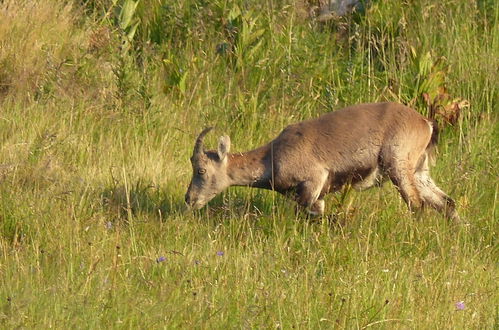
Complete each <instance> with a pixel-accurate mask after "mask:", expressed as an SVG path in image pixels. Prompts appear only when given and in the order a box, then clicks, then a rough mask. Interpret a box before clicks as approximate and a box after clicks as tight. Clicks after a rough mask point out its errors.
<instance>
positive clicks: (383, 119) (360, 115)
mask: <svg viewBox="0 0 499 330" xmlns="http://www.w3.org/2000/svg"><path fill="white" fill-rule="evenodd" d="M210 129H211V128H207V129H205V130H203V132H201V134H200V135H199V137H198V138H197V140H196V144H195V147H194V152H193V155H192V157H191V163H192V169H193V176H192V180H191V183H190V185H189V188H188V190H187V193H186V195H185V201H186V203H187V204H188V205H189V206H191V207H193V208H201V207H203V206H204V205H205V204H206V203H208V202H209V201H210V200H211V199H212V198H213V197H215V196H216V195H217V194H218V193H220V192H221V191H223V190H224V189H226V188H227V187H229V186H250V187H257V188H264V189H271V190H275V191H278V192H280V193H282V194H285V195H291V196H293V197H294V199H295V200H296V202H297V203H298V204H299V205H301V206H303V207H305V208H307V210H308V211H309V212H310V213H312V214H322V213H323V212H324V196H325V195H326V194H327V193H329V192H335V191H338V190H339V189H340V188H341V187H342V186H344V185H346V184H351V185H352V187H353V188H355V189H357V190H364V189H367V188H370V187H372V186H375V185H381V184H382V183H383V182H384V181H385V180H386V178H389V179H390V180H391V181H392V182H393V184H394V185H395V186H396V187H397V189H398V191H399V192H400V194H401V196H402V198H403V199H404V201H405V202H406V203H407V205H408V207H409V209H411V210H414V209H418V208H421V207H423V206H425V205H429V206H431V207H433V208H435V209H436V210H438V211H440V212H442V213H443V214H444V215H445V216H446V217H448V218H450V219H453V220H459V216H458V214H457V212H456V207H455V203H454V201H453V200H452V199H451V198H450V197H449V196H447V195H446V194H445V193H444V192H443V191H442V190H440V189H439V188H438V187H437V186H436V185H435V183H434V182H433V180H432V179H431V178H430V172H429V165H430V164H429V163H430V156H431V154H432V152H431V151H432V149H433V147H434V145H435V144H436V140H437V127H435V126H434V125H433V123H432V122H431V121H430V120H427V119H426V118H424V117H423V116H421V115H420V114H419V113H417V112H416V111H415V110H413V109H411V108H408V107H406V106H404V105H401V104H398V103H375V104H360V105H355V106H351V107H347V108H344V109H341V110H337V111H334V112H331V113H327V114H325V115H323V116H321V117H319V118H316V119H311V120H307V121H303V122H299V123H297V124H293V125H290V126H288V127H286V128H285V129H284V130H283V131H282V132H281V134H279V136H278V137H277V138H275V139H274V140H273V141H271V142H270V143H268V144H266V145H264V146H262V147H260V148H257V149H255V150H252V151H248V152H243V153H229V150H230V139H229V137H228V136H222V137H221V138H220V141H219V145H218V150H216V151H205V150H204V148H203V138H204V136H205V135H206V134H207V133H208V132H209V131H210Z"/></svg>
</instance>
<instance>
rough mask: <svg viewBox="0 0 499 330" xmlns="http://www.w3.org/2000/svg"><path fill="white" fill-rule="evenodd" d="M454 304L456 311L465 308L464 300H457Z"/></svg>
mask: <svg viewBox="0 0 499 330" xmlns="http://www.w3.org/2000/svg"><path fill="white" fill-rule="evenodd" d="M455 306H456V309H457V310H458V311H462V310H464V309H465V308H466V306H465V305H464V301H458V302H457V303H456V304H455Z"/></svg>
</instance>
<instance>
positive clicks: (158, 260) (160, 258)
mask: <svg viewBox="0 0 499 330" xmlns="http://www.w3.org/2000/svg"><path fill="white" fill-rule="evenodd" d="M165 260H166V257H163V256H161V257H159V258H158V259H156V262H157V263H158V264H159V263H160V262H163V261H165Z"/></svg>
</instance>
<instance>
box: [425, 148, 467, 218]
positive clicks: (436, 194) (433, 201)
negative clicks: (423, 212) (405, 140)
mask: <svg viewBox="0 0 499 330" xmlns="http://www.w3.org/2000/svg"><path fill="white" fill-rule="evenodd" d="M415 178H416V185H417V188H418V190H419V192H420V195H421V198H422V200H423V204H425V205H429V206H431V207H433V208H434V209H436V210H437V211H439V212H440V213H442V214H444V215H445V217H446V218H448V219H451V220H453V221H455V222H460V221H461V219H460V217H459V215H458V213H457V211H456V203H455V202H454V200H453V199H452V198H450V197H449V196H448V195H447V194H446V193H444V192H443V191H442V190H441V189H440V188H439V187H437V185H436V184H435V182H433V180H432V178H431V177H430V171H429V166H428V157H425V159H424V160H423V162H422V165H421V168H419V169H418V171H417V172H416V173H415Z"/></svg>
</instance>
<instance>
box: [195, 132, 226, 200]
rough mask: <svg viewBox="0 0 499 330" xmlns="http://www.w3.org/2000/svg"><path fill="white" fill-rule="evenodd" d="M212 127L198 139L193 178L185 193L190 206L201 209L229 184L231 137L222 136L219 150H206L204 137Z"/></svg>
mask: <svg viewBox="0 0 499 330" xmlns="http://www.w3.org/2000/svg"><path fill="white" fill-rule="evenodd" d="M211 130H212V127H208V128H205V129H204V130H203V131H202V132H201V134H199V136H198V138H197V139H196V144H195V145H194V152H193V153H192V157H191V164H192V179H191V183H190V184H189V188H188V189H187V193H186V194H185V202H186V203H187V205H188V206H190V207H192V208H195V209H200V208H202V207H203V206H204V205H206V203H208V202H209V201H210V200H211V199H213V197H215V196H216V195H217V194H218V193H220V192H221V191H222V190H224V189H225V188H227V187H228V186H229V179H228V177H227V157H228V153H229V150H230V138H229V137H228V136H227V135H224V136H221V137H220V139H219V142H218V150H217V151H212V150H210V151H205V150H204V147H203V139H204V137H205V135H206V134H208V132H209V131H211Z"/></svg>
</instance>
